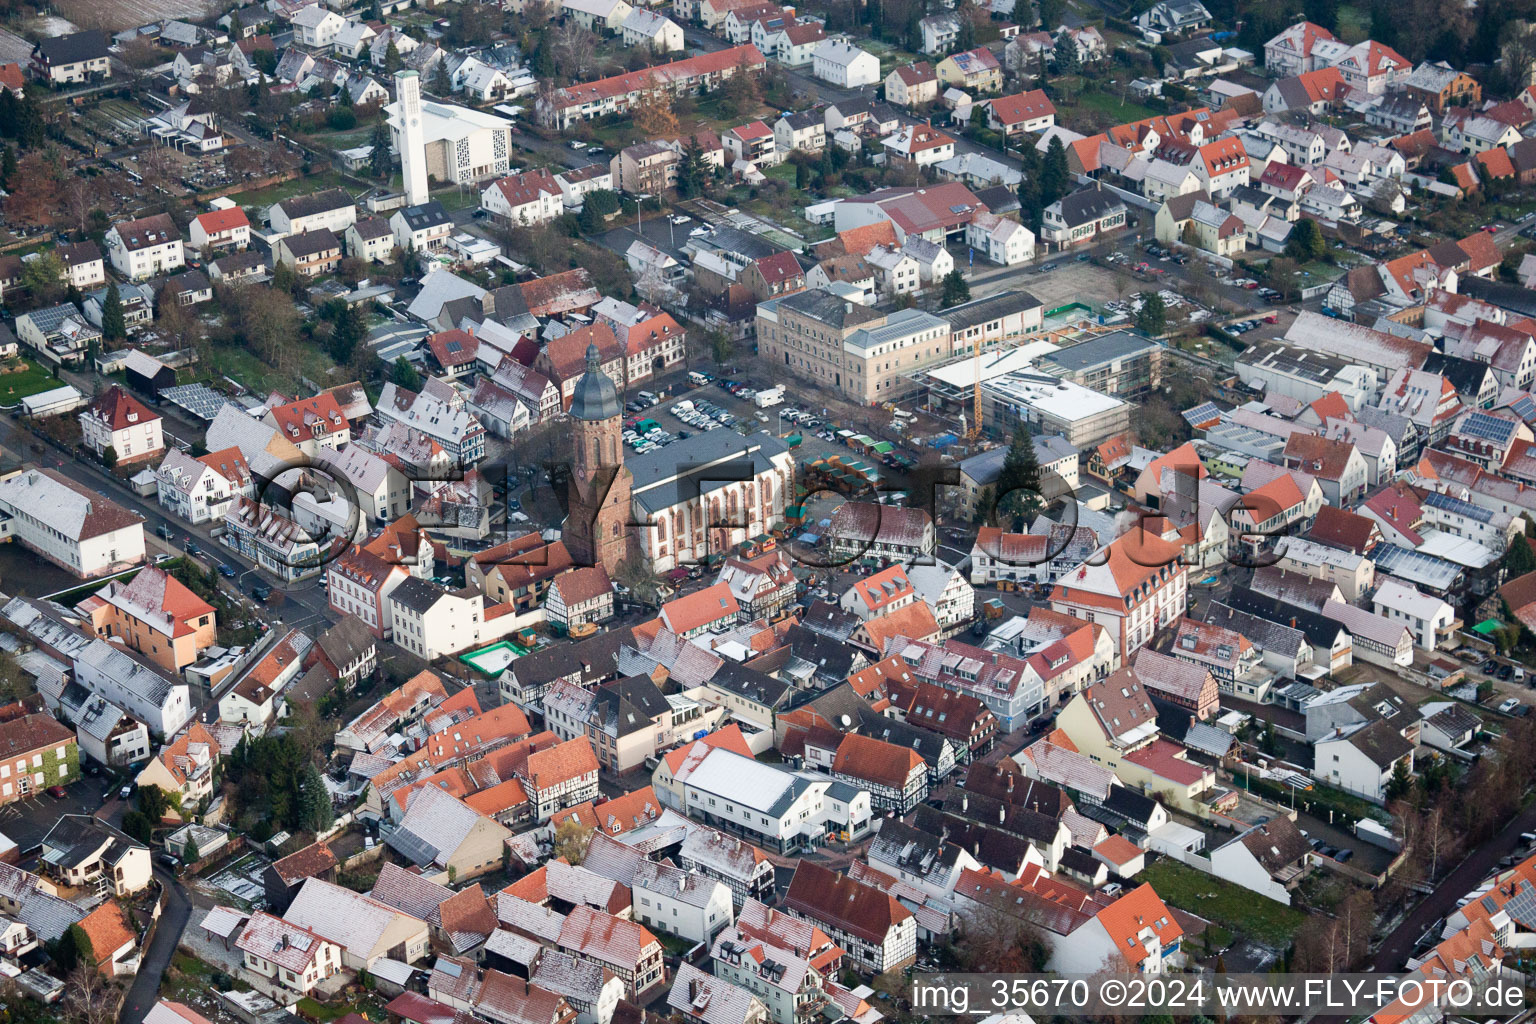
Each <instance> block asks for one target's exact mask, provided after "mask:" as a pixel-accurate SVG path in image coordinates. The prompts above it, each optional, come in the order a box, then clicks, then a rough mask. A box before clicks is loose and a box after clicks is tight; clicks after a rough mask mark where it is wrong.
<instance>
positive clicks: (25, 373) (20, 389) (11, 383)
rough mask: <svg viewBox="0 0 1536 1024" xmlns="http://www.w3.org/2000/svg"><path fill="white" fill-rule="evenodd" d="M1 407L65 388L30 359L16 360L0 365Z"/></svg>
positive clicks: (61, 382) (59, 381)
mask: <svg viewBox="0 0 1536 1024" xmlns="http://www.w3.org/2000/svg"><path fill="white" fill-rule="evenodd" d="M0 370H4V371H11V372H0V405H15V404H16V403H17V402H19V401H21V400H22V399H23V398H26V397H27V396H29V395H36V394H41V393H42V392H44V391H50V390H52V389H53V388H56V387H61V386H63V383H64V382H63V381H61V380H59V379H58V378H57V377H55V376H54V375H53V374H51V373H49V372H48V370H46V369H45V368H43V367H42V366H39V365H38V364H37V363H34V362H33V361H32V360H30V359H14V360H9V361H7V362H6V363H4V364H0Z"/></svg>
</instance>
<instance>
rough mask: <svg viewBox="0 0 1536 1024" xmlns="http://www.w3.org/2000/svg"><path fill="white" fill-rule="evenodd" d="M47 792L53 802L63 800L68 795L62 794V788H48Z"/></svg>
mask: <svg viewBox="0 0 1536 1024" xmlns="http://www.w3.org/2000/svg"><path fill="white" fill-rule="evenodd" d="M47 792H48V795H49V796H51V797H53V798H54V799H55V800H63V799H64V798H65V797H66V796H68V795H69V794H68V793H65V792H64V787H63V786H49V787H48V791H47Z"/></svg>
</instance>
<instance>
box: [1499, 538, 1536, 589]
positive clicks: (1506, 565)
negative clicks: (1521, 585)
mask: <svg viewBox="0 0 1536 1024" xmlns="http://www.w3.org/2000/svg"><path fill="white" fill-rule="evenodd" d="M1502 568H1503V569H1504V575H1505V577H1506V578H1507V579H1516V578H1518V577H1520V576H1524V575H1525V574H1526V573H1529V572H1536V553H1533V552H1532V551H1531V545H1530V542H1529V541H1528V540H1526V538H1525V536H1524V535H1523V534H1521V535H1517V536H1516V537H1515V539H1514V540H1513V541H1512V542H1511V543H1510V545H1509V548H1508V549H1507V550H1506V551H1505V552H1504V559H1503V566H1502Z"/></svg>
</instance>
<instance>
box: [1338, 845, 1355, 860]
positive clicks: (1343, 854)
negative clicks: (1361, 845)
mask: <svg viewBox="0 0 1536 1024" xmlns="http://www.w3.org/2000/svg"><path fill="white" fill-rule="evenodd" d="M1354 855H1355V851H1354V850H1351V849H1349V848H1348V847H1345V848H1344V849H1342V850H1340V851H1339V852H1338V853H1336V854H1334V855H1333V859H1334V860H1336V861H1338V862H1339V863H1340V864H1343V863H1344V862H1345V861H1347V860H1349V858H1351V857H1353V856H1354Z"/></svg>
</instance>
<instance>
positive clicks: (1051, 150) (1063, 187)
mask: <svg viewBox="0 0 1536 1024" xmlns="http://www.w3.org/2000/svg"><path fill="white" fill-rule="evenodd" d="M1071 187H1072V172H1071V171H1070V170H1069V169H1068V167H1067V149H1066V147H1065V146H1063V145H1062V144H1061V136H1060V135H1052V136H1051V143H1050V145H1049V146H1047V147H1046V148H1045V161H1044V163H1042V164H1041V166H1040V208H1041V209H1042V210H1043V209H1045V207H1047V206H1050V205H1051V204H1052V203H1054V202H1055V201H1056V200H1058V199H1060V198H1061V197H1062V196H1064V195H1066V194H1067V190H1068V189H1069V188H1071Z"/></svg>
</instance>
